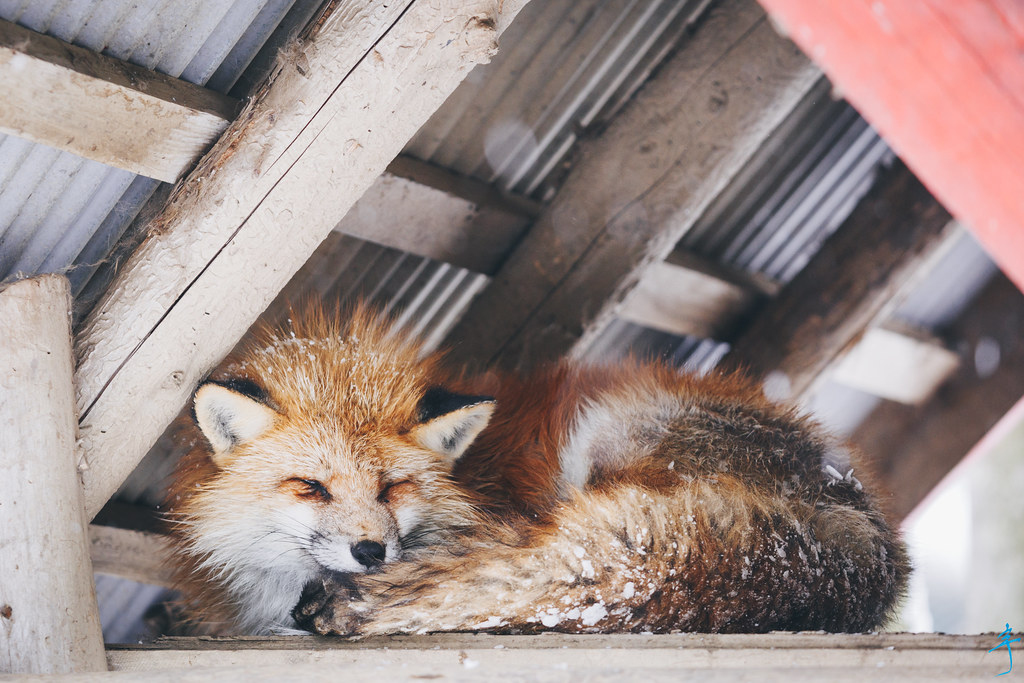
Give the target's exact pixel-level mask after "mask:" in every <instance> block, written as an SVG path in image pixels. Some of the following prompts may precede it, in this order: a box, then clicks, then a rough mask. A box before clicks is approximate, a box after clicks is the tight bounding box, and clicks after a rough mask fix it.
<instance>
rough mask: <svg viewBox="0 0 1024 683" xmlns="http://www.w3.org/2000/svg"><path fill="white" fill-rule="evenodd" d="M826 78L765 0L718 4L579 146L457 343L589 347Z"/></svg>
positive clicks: (530, 357)
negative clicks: (766, 10)
mask: <svg viewBox="0 0 1024 683" xmlns="http://www.w3.org/2000/svg"><path fill="white" fill-rule="evenodd" d="M818 77H819V72H818V71H817V70H816V69H815V68H814V67H813V66H812V65H810V64H809V62H808V61H807V60H806V58H804V57H803V56H802V55H801V54H799V51H798V50H796V48H795V47H794V46H793V45H792V44H791V43H789V42H788V41H786V40H783V39H781V38H779V37H778V36H777V35H776V34H775V32H774V30H773V29H772V27H771V26H770V24H769V23H768V22H767V21H766V19H765V16H764V14H763V12H762V11H761V10H760V8H759V7H757V5H756V4H754V3H753V2H747V1H745V0H728V1H727V2H723V3H722V4H721V5H718V6H716V7H715V8H714V9H712V10H711V12H710V15H709V16H708V17H706V18H705V19H704V21H703V23H702V24H701V25H700V27H699V28H698V30H697V31H696V33H695V34H694V35H693V36H692V38H691V39H690V42H689V43H688V45H687V46H686V49H684V50H681V51H679V52H677V53H676V54H675V56H674V57H673V58H671V59H670V60H669V61H668V62H666V63H665V64H663V65H662V66H661V68H660V70H659V71H658V73H657V75H656V76H655V77H654V78H653V79H652V80H651V81H649V82H648V83H647V84H646V85H645V87H644V88H643V89H642V90H641V91H640V92H639V94H638V95H637V97H636V99H635V100H633V101H632V102H631V103H630V104H628V105H627V106H626V107H625V108H624V109H623V111H622V112H621V113H620V114H619V116H618V117H617V118H616V119H615V120H614V121H613V122H612V123H611V125H610V126H609V127H608V129H607V130H606V131H605V132H604V133H603V134H602V135H601V136H600V137H598V138H596V139H593V140H588V141H584V142H583V143H581V144H580V150H579V154H578V157H579V161H578V162H577V163H576V165H575V166H574V167H573V169H572V171H571V172H570V174H569V176H568V178H567V179H566V182H565V184H564V185H563V186H562V188H561V190H560V191H559V193H558V195H556V197H555V198H554V200H553V201H552V203H551V205H549V206H548V207H547V208H546V209H545V211H544V213H543V214H542V215H541V216H540V217H539V219H538V221H537V223H536V224H535V225H534V227H533V228H532V229H531V231H530V233H529V234H528V235H527V236H526V237H525V238H524V239H523V240H522V242H521V243H520V244H519V246H518V247H517V248H516V250H515V252H514V253H513V254H512V255H511V256H510V257H509V259H508V261H507V262H506V263H505V264H504V266H503V267H502V269H501V271H500V272H498V274H497V275H496V277H495V279H494V281H493V282H492V283H491V284H490V286H489V287H488V288H487V289H486V290H485V291H484V292H483V293H482V294H481V295H480V296H479V297H478V298H477V299H476V300H475V301H474V303H473V305H472V306H471V308H470V310H469V311H468V312H467V314H466V316H465V317H464V318H463V319H462V321H460V323H459V324H458V325H457V326H456V328H455V329H454V330H453V332H452V333H451V334H450V335H449V339H452V340H457V341H458V343H459V346H460V349H463V350H464V351H465V352H466V353H468V354H471V355H472V356H474V357H475V359H476V360H478V361H479V362H480V363H482V364H490V363H495V362H496V363H499V364H501V365H504V366H506V367H508V366H516V365H522V364H532V363H534V362H537V361H540V360H550V359H554V358H556V357H559V356H561V355H563V354H564V353H565V352H567V351H569V350H570V349H571V348H572V347H573V346H574V345H576V344H577V342H580V340H581V338H583V344H582V345H583V346H585V344H586V342H587V339H586V335H587V334H588V333H591V334H592V333H594V332H595V331H596V330H599V329H601V328H602V327H603V324H604V322H605V321H606V320H609V319H610V318H611V317H612V316H613V315H614V313H615V311H616V309H617V308H618V307H619V304H620V302H621V301H622V300H623V299H624V298H625V296H626V294H627V293H628V292H629V291H630V290H631V289H632V287H633V286H634V285H635V284H636V283H637V282H638V281H640V279H641V277H642V273H643V271H644V270H645V269H646V268H647V267H648V266H649V265H650V264H652V263H657V262H660V261H663V260H664V258H665V256H666V255H667V254H669V253H670V252H671V251H672V249H673V247H674V246H675V244H676V242H677V241H678V239H679V237H680V236H681V235H682V234H683V233H684V232H685V231H686V230H687V229H688V228H689V227H690V226H691V225H693V223H694V222H695V221H696V219H697V218H698V217H699V215H700V213H701V211H702V210H703V209H704V208H705V207H706V206H707V205H708V204H709V203H710V202H711V200H712V199H713V197H714V196H715V195H716V194H717V193H718V192H719V191H720V190H721V189H722V188H723V187H724V186H725V185H726V184H727V183H728V181H729V179H730V178H732V177H733V176H734V175H735V174H736V173H737V171H738V170H739V169H740V168H741V167H742V166H743V164H744V163H745V162H746V161H747V160H748V159H749V158H750V156H751V155H752V154H753V152H754V150H755V149H756V148H757V147H758V145H759V144H761V143H762V142H763V141H764V140H765V139H766V138H767V137H768V136H769V135H770V134H771V132H772V131H773V130H774V129H775V127H776V126H777V125H778V124H779V122H780V121H782V120H783V119H784V118H785V116H786V115H787V114H788V113H789V112H790V111H791V110H792V109H793V107H794V106H796V104H797V103H798V102H799V101H800V99H801V97H802V96H803V95H804V94H805V93H806V92H807V91H808V90H809V89H810V88H811V87H812V86H813V84H814V83H815V82H816V81H817V79H818Z"/></svg>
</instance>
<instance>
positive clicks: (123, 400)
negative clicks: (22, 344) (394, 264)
mask: <svg viewBox="0 0 1024 683" xmlns="http://www.w3.org/2000/svg"><path fill="white" fill-rule="evenodd" d="M524 2H525V0H522V1H512V0H505V1H504V2H501V3H494V2H490V1H485V0H480V1H479V2H469V3H466V2H455V1H454V0H444V1H442V2H426V1H425V0H414V1H410V0H406V1H404V2H393V3H387V4H385V5H380V4H378V3H368V2H363V1H359V2H357V1H351V2H341V3H338V4H337V5H335V6H334V11H333V13H332V14H330V16H328V17H326V18H325V20H324V21H323V22H322V25H321V26H320V27H319V29H318V31H317V32H316V33H315V34H314V35H312V36H310V38H309V40H308V41H307V42H305V43H304V44H303V45H302V49H301V53H299V54H296V55H293V59H292V60H291V61H288V62H285V63H284V64H283V66H282V67H281V69H280V70H279V71H278V72H277V73H276V74H275V75H274V78H273V80H272V82H271V83H270V84H269V86H268V87H267V88H265V89H264V90H263V91H262V92H261V93H259V94H258V95H257V96H256V97H255V98H254V100H253V102H252V103H250V105H249V106H248V107H247V108H246V110H245V111H244V112H243V113H242V114H240V115H239V117H238V118H237V119H236V120H235V122H234V123H233V124H232V125H231V126H230V127H229V129H228V131H227V132H226V133H225V135H224V136H223V137H222V138H221V140H220V141H219V142H218V143H217V145H216V146H215V148H214V149H213V150H212V151H211V153H210V154H209V155H207V157H206V158H205V159H204V161H203V162H202V163H201V164H200V166H199V167H198V168H197V169H196V170H195V171H193V172H192V173H191V174H190V175H189V177H188V178H187V179H186V180H185V181H184V183H183V184H182V185H181V186H180V187H179V189H178V191H177V193H176V194H175V196H174V197H173V198H172V200H171V201H170V202H169V204H168V206H167V207H166V209H165V210H164V212H163V213H162V214H161V215H160V216H159V217H158V218H157V219H156V222H155V224H154V225H153V227H152V230H151V233H150V235H149V237H148V238H147V240H146V241H145V242H144V243H143V244H142V246H141V247H140V248H139V249H138V250H137V251H136V253H135V254H134V255H133V256H132V258H131V259H130V260H129V261H128V263H126V264H125V267H124V269H123V270H122V271H121V273H120V274H119V275H118V277H117V279H116V280H115V282H114V283H113V284H112V286H111V287H110V289H109V291H108V293H107V294H106V295H105V296H104V298H103V299H102V300H101V301H100V303H99V304H97V306H96V307H95V308H94V310H93V311H92V312H91V313H90V315H89V316H88V318H87V319H86V320H85V322H84V324H83V325H82V328H81V330H80V333H79V336H78V341H77V345H76V351H77V354H78V356H79V366H78V373H77V376H76V380H77V386H78V404H79V407H80V409H81V415H82V417H81V423H80V427H81V435H82V441H83V446H84V452H85V460H86V461H85V463H84V469H83V480H84V485H85V493H86V508H87V510H88V512H89V514H90V515H94V514H95V513H96V512H97V511H98V510H99V509H100V508H101V507H102V505H103V503H104V502H105V501H106V500H107V498H109V496H110V495H111V494H112V493H113V492H114V491H115V490H116V489H117V487H118V486H119V485H120V483H121V482H122V481H123V480H124V478H125V477H126V476H127V475H128V473H130V472H131V470H132V469H133V468H134V466H135V465H136V463H137V462H138V461H139V459H141V457H142V456H143V455H144V454H145V453H146V451H147V450H148V449H149V447H150V446H151V445H152V444H153V443H154V442H155V441H156V439H157V437H158V436H159V435H160V433H161V431H162V430H163V428H164V427H165V426H166V425H167V424H168V423H169V422H170V421H171V420H172V419H173V418H174V416H175V414H176V413H177V412H178V410H179V409H180V408H181V406H182V405H184V403H185V401H186V400H187V398H188V396H189V394H190V393H191V390H192V388H193V387H194V386H195V383H196V382H197V381H198V380H199V379H200V378H201V377H202V376H203V375H204V374H205V373H206V372H208V371H209V370H210V368H212V366H213V365H214V364H215V363H216V362H217V361H218V360H219V359H220V358H221V357H223V355H224V354H225V353H226V352H227V351H228V350H229V349H230V348H231V346H232V345H233V344H234V343H235V342H236V341H237V340H238V339H239V338H240V337H241V336H242V334H243V333H244V332H245V330H246V329H247V328H248V327H249V326H250V325H251V324H252V322H253V321H254V320H255V319H256V318H257V316H258V315H259V313H260V312H261V311H262V310H263V309H264V308H265V307H266V306H267V304H269V303H270V301H271V300H272V299H273V298H274V296H275V295H276V294H277V292H278V291H280V289H281V288H282V287H283V286H284V285H285V284H286V283H287V282H288V280H289V278H290V277H291V276H292V275H293V274H294V273H295V272H296V271H297V270H298V269H299V267H300V266H301V265H302V264H303V263H304V262H305V260H306V259H307V258H308V257H309V255H310V254H311V253H312V252H313V250H314V249H315V248H316V246H317V244H319V243H320V241H321V240H323V238H324V237H325V236H326V235H327V234H329V232H330V231H331V229H332V228H333V227H334V226H335V225H336V224H337V223H338V221H339V220H340V219H341V217H342V216H344V214H345V212H346V211H347V210H348V209H349V208H350V207H351V206H352V204H354V203H355V201H356V200H357V199H358V198H359V196H360V195H361V194H362V193H363V191H365V190H366V188H368V187H369V186H370V185H371V184H372V183H373V181H374V180H375V179H376V178H377V176H379V175H380V174H381V172H383V171H384V169H385V168H386V167H387V165H388V163H389V162H390V161H391V160H392V159H393V158H394V157H395V156H396V155H397V154H398V153H399V151H400V150H401V147H402V145H403V144H404V143H405V141H406V140H408V139H409V138H410V137H411V136H412V135H413V134H414V133H415V132H416V130H417V129H418V128H419V126H420V125H422V123H423V122H424V121H425V120H426V118H427V117H428V116H429V115H430V114H431V113H432V112H433V111H434V110H435V109H436V108H437V107H438V106H440V104H441V103H442V102H443V101H444V98H445V97H446V96H447V95H448V94H449V93H450V92H451V91H452V90H453V89H454V88H455V86H456V85H457V84H458V83H459V82H460V81H461V79H462V78H463V77H464V76H465V74H466V73H467V72H468V71H469V69H470V68H471V67H472V66H473V65H474V64H475V63H478V62H481V61H486V60H487V59H488V58H489V56H490V55H491V54H492V53H493V51H494V50H495V49H496V40H497V36H498V34H500V33H501V31H503V30H504V28H505V27H506V26H507V25H508V23H509V22H510V21H511V20H512V18H514V16H515V15H516V13H517V12H518V10H519V9H520V8H521V7H522V5H523V4H524Z"/></svg>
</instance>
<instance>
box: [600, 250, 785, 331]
mask: <svg viewBox="0 0 1024 683" xmlns="http://www.w3.org/2000/svg"><path fill="white" fill-rule="evenodd" d="M769 291H774V288H771V287H770V286H767V285H765V286H759V283H757V282H756V281H754V280H753V279H752V278H749V277H742V276H741V275H740V274H738V273H733V272H731V271H729V270H728V269H726V268H722V267H720V266H718V265H717V264H714V263H710V262H705V261H704V260H703V259H701V258H699V257H696V256H694V255H689V254H685V253H683V252H680V251H679V250H676V251H674V252H672V253H671V254H669V256H668V258H666V259H665V260H664V261H662V262H660V263H657V262H656V263H652V264H651V265H650V266H648V267H647V269H646V270H645V271H644V272H643V274H642V275H641V278H640V282H638V283H637V285H636V287H634V288H633V290H632V291H631V292H630V293H629V294H627V295H626V298H625V300H623V302H622V305H621V306H620V307H619V310H618V316H619V317H620V318H622V319H623V320H628V321H629V322H632V323H636V324H637V325H644V326H645V327H650V328H653V329H656V330H663V331H665V332H671V333H672V334H675V335H680V336H682V335H687V334H691V335H696V336H699V337H704V338H709V339H728V338H730V336H731V332H732V330H733V329H734V328H735V327H736V325H737V323H738V321H739V320H740V319H742V318H743V317H744V316H745V315H746V314H747V313H749V312H750V310H751V309H752V308H753V306H754V305H755V304H756V303H757V302H758V301H759V300H760V299H761V298H762V297H763V296H764V295H765V294H768V293H769Z"/></svg>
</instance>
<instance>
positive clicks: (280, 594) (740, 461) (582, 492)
mask: <svg viewBox="0 0 1024 683" xmlns="http://www.w3.org/2000/svg"><path fill="white" fill-rule="evenodd" d="M193 409H194V410H193V412H194V418H195V425H196V427H197V429H198V432H193V435H192V438H193V439H194V444H195V445H194V447H193V449H192V451H191V452H190V453H189V454H188V455H187V456H186V457H185V458H184V459H183V461H182V463H181V464H180V465H179V469H178V473H177V476H176V481H175V483H174V485H173V486H172V489H171V492H170V494H169V501H168V503H169V507H170V509H171V517H172V519H173V520H174V532H173V538H174V548H175V556H176V558H177V562H178V565H179V566H178V570H179V573H180V576H181V577H182V579H183V585H184V588H185V593H186V596H187V599H188V601H189V602H190V603H191V604H193V605H195V606H197V608H198V613H199V618H200V619H202V620H204V621H206V622H214V623H230V624H233V625H234V628H235V629H236V630H237V631H241V632H247V633H269V632H288V631H290V630H293V629H296V628H298V629H303V630H308V631H314V632H317V633H323V634H344V635H354V634H359V635H371V634H384V633H401V632H428V631H447V630H457V631H495V632H519V633H528V632H533V631H538V630H557V631H565V632H611V631H655V632H664V631H669V630H676V629H678V630H683V631H706V632H763V631H770V630H808V629H810V630H818V629H824V630H827V631H834V632H842V631H846V632H850V631H864V630H870V629H875V628H878V627H879V626H881V625H882V624H883V623H884V622H885V621H886V619H887V618H888V617H889V616H890V614H891V612H892V610H893V607H894V604H895V603H896V602H897V600H898V599H899V598H900V596H901V594H902V592H903V590H904V586H905V583H906V579H907V575H908V573H909V563H908V560H907V555H906V552H905V549H904V546H903V544H902V543H901V541H900V539H899V537H898V535H897V533H896V532H895V531H894V530H893V529H892V528H890V527H889V526H888V525H887V524H886V522H885V520H884V519H883V516H882V514H881V513H880V511H879V508H878V505H877V502H876V500H875V498H874V495H873V492H872V487H871V486H870V485H865V484H867V480H866V479H864V477H863V475H862V474H861V472H860V465H859V464H857V465H856V466H855V462H854V460H855V457H856V456H855V454H853V453H851V452H850V450H849V449H847V448H846V447H844V446H843V445H841V444H840V443H839V442H838V441H837V440H835V439H834V438H832V437H830V436H829V435H827V434H825V433H824V432H823V431H822V430H821V429H820V428H819V427H818V426H817V425H816V424H815V423H813V422H811V421H810V420H808V419H806V418H804V417H800V416H798V415H797V414H796V413H795V412H794V411H793V410H792V409H790V408H787V407H784V406H780V405H777V404H774V403H771V402H769V401H768V400H766V399H765V397H764V396H763V394H762V392H761V391H760V390H759V389H758V388H756V387H755V386H754V385H752V384H750V383H749V382H747V381H746V380H744V379H742V378H741V377H739V376H735V375H723V376H707V377H703V378H698V377H692V376H687V375H684V374H681V373H680V372H678V371H677V370H676V369H674V368H671V367H668V366H666V365H662V364H657V363H653V364H644V363H640V362H636V361H627V362H623V363H620V364H617V365H613V366H609V367H595V366H587V365H583V364H579V363H575V362H564V363H562V364H559V365H556V366H554V367H551V368H548V369H545V370H542V371H540V372H538V373H535V374H533V375H531V376H529V377H525V378H517V377H512V376H498V375H495V374H488V375H486V376H484V377H480V378H467V377H464V376H462V375H461V374H460V373H458V372H454V371H452V370H449V369H447V367H446V366H445V364H444V362H443V359H442V356H441V355H438V354H424V353H423V352H422V348H421V346H420V345H419V343H418V342H417V341H416V340H414V339H410V338H408V337H407V336H404V335H402V334H401V333H400V332H397V331H395V330H393V329H391V328H390V327H389V325H388V323H387V322H385V321H384V320H382V319H381V318H379V317H378V316H375V315H374V314H372V313H370V312H368V311H366V310H363V309H360V310H357V311H355V312H354V313H353V314H352V315H351V316H348V317H346V318H345V319H344V320H343V321H342V320H339V318H338V317H333V316H328V315H325V314H324V312H323V311H321V310H319V309H316V308H313V309H311V310H310V311H309V312H308V313H306V314H304V315H302V316H298V317H296V319H295V320H294V321H290V324H289V326H287V327H286V328H285V329H284V330H281V331H277V332H273V331H265V332H264V333H263V335H262V337H261V338H260V340H259V341H258V342H256V343H254V344H253V345H252V346H251V347H250V348H249V349H248V350H247V351H245V352H244V353H242V354H241V355H240V356H238V357H237V358H234V359H233V360H231V362H229V363H227V364H226V365H225V366H224V368H223V369H222V370H220V371H218V372H217V373H216V374H215V375H214V376H213V377H212V378H211V379H210V380H209V381H207V382H206V383H204V384H202V385H201V386H200V387H199V389H198V390H197V391H196V393H195V397H194V401H193ZM855 468H856V471H857V472H858V475H857V476H854V470H855ZM862 481H864V484H862Z"/></svg>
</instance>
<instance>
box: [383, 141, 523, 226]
mask: <svg viewBox="0 0 1024 683" xmlns="http://www.w3.org/2000/svg"><path fill="white" fill-rule="evenodd" d="M388 173H390V174H391V175H394V176H398V177H399V178H405V179H406V180H411V181H413V182H415V183H419V184H420V185H425V186H427V187H431V188H433V189H435V190H440V191H441V192H444V193H446V194H450V195H452V196H453V197H459V198H461V199H465V200H466V201H467V202H470V203H471V204H474V205H476V206H478V207H480V208H481V209H492V210H495V211H500V212H502V213H507V214H511V215H514V216H522V217H523V218H529V219H531V220H532V219H535V218H537V216H539V215H540V212H541V210H542V208H543V207H542V206H541V204H540V203H539V202H536V201H534V200H532V199H528V198H527V197H521V196H519V195H516V194H512V193H509V192H502V191H501V190H499V189H498V188H497V187H495V186H494V185H491V184H489V183H485V182H483V181H481V180H477V179H476V178H474V177H472V176H468V175H463V174H461V173H456V172H455V171H452V170H450V169H447V168H444V167H442V166H438V165H436V164H431V163H428V162H426V161H420V160H419V159H417V158H416V157H412V156H409V155H407V154H402V155H400V156H397V157H395V160H394V161H392V162H391V163H390V164H388Z"/></svg>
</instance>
